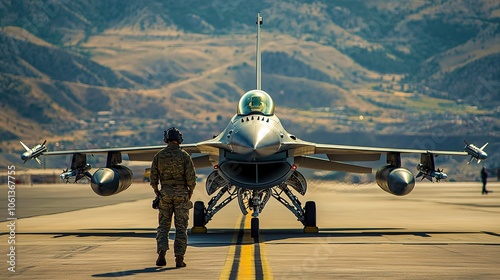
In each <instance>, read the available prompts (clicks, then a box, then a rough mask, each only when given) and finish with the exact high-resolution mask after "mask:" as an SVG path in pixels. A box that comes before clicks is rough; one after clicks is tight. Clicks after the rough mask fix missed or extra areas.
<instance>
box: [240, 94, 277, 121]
mask: <svg viewBox="0 0 500 280" xmlns="http://www.w3.org/2000/svg"><path fill="white" fill-rule="evenodd" d="M250 114H263V115H266V116H270V115H273V114H274V102H273V100H272V99H271V96H269V94H267V93H266V92H264V91H262V90H251V91H249V92H247V93H245V94H244V95H243V96H242V97H241V99H240V102H239V103H238V115H250Z"/></svg>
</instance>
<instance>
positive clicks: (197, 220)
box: [193, 201, 205, 227]
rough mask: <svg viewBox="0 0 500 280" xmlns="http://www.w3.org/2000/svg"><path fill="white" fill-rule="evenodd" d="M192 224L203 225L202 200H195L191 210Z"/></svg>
mask: <svg viewBox="0 0 500 280" xmlns="http://www.w3.org/2000/svg"><path fill="white" fill-rule="evenodd" d="M193 226H195V227H204V226H205V203H203V201H196V202H195V203H194V210H193Z"/></svg>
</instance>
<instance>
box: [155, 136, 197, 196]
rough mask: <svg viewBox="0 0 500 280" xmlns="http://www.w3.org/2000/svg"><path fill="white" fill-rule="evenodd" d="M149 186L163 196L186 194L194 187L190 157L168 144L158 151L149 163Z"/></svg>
mask: <svg viewBox="0 0 500 280" xmlns="http://www.w3.org/2000/svg"><path fill="white" fill-rule="evenodd" d="M150 178H151V186H152V187H153V189H157V188H158V183H160V184H161V192H162V193H164V194H176V195H182V194H188V193H189V192H192V191H193V190H194V187H195V185H196V173H195V169H194V164H193V160H192V159H191V156H190V155H189V154H188V153H187V152H186V151H184V150H183V149H181V148H180V147H179V144H175V143H170V144H168V145H167V147H165V148H163V149H162V150H161V151H159V152H158V153H157V154H156V155H155V156H154V158H153V162H152V163H151V175H150Z"/></svg>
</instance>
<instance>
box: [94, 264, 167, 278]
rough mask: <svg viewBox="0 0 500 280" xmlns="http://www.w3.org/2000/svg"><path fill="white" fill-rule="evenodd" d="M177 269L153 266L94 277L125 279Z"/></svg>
mask: <svg viewBox="0 0 500 280" xmlns="http://www.w3.org/2000/svg"><path fill="white" fill-rule="evenodd" d="M172 269H176V268H175V267H158V266H153V267H146V268H143V269H131V270H125V271H116V272H106V273H100V274H94V275H92V277H103V278H105V277H123V276H133V275H141V274H146V273H156V272H162V271H167V270H172Z"/></svg>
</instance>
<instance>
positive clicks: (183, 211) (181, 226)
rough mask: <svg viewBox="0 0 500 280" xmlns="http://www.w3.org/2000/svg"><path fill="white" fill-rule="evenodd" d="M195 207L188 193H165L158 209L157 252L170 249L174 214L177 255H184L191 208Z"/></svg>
mask: <svg viewBox="0 0 500 280" xmlns="http://www.w3.org/2000/svg"><path fill="white" fill-rule="evenodd" d="M191 208H193V203H192V202H191V201H190V200H189V196H188V195H168V194H163V195H162V197H161V200H160V207H159V209H158V211H159V213H158V228H157V230H156V252H157V253H159V252H160V251H162V250H164V251H167V250H168V249H169V246H168V234H169V232H170V226H171V225H172V214H173V215H174V224H175V241H174V253H175V255H176V256H177V255H181V256H184V254H185V253H186V247H187V241H188V236H187V227H188V221H189V209H191Z"/></svg>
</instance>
